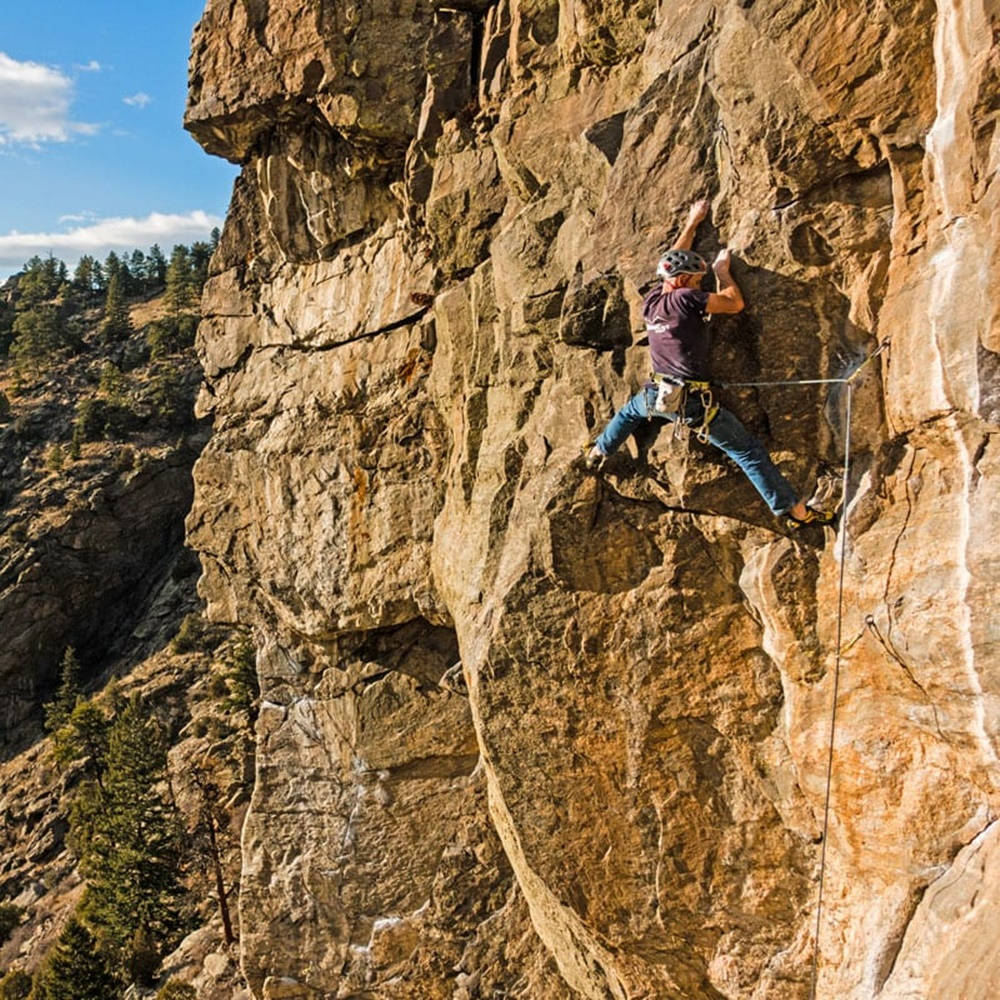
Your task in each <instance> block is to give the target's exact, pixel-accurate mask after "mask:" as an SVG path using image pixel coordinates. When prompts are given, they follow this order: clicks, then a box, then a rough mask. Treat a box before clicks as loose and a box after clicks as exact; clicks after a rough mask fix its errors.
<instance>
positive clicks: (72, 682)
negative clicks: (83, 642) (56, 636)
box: [45, 646, 80, 733]
mask: <svg viewBox="0 0 1000 1000" xmlns="http://www.w3.org/2000/svg"><path fill="white" fill-rule="evenodd" d="M79 697H80V661H79V660H78V659H77V658H76V651H75V650H74V649H73V647H72V646H67V647H66V652H65V653H64V654H63V658H62V663H60V665H59V687H58V689H57V690H56V696H55V698H54V699H53V700H52V701H50V702H49V703H48V704H47V705H46V706H45V731H46V732H48V733H54V732H55V731H56V730H57V729H61V728H62V727H63V726H65V725H66V723H67V722H69V717H70V715H71V714H72V712H73V709H74V708H76V703H77V700H78V699H79Z"/></svg>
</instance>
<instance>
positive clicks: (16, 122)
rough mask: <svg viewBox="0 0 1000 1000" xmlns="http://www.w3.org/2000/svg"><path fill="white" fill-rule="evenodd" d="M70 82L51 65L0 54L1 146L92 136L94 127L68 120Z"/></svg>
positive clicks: (71, 84) (71, 98)
mask: <svg viewBox="0 0 1000 1000" xmlns="http://www.w3.org/2000/svg"><path fill="white" fill-rule="evenodd" d="M72 101H73V81H72V80H70V78H69V77H68V76H65V75H64V74H63V73H61V72H60V71H59V70H57V69H54V68H53V67H51V66H43V65H42V64H41V63H35V62H18V61H17V60H16V59H11V58H10V56H8V55H6V53H3V52H0V146H3V145H6V144H10V143H27V144H30V145H35V146H37V145H38V144H39V143H41V142H66V141H67V140H68V139H69V138H70V136H72V135H73V134H83V135H92V134H93V133H94V132H96V131H97V129H98V126H97V125H89V124H86V123H85V122H74V121H72V120H71V117H70V104H71V103H72Z"/></svg>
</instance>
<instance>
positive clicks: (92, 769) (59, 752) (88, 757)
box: [52, 699, 109, 785]
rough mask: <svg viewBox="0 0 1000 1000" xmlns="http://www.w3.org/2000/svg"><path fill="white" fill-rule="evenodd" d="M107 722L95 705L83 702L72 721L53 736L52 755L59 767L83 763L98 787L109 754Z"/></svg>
mask: <svg viewBox="0 0 1000 1000" xmlns="http://www.w3.org/2000/svg"><path fill="white" fill-rule="evenodd" d="M108 725H109V724H108V720H107V719H106V718H105V716H104V713H103V712H102V711H101V710H100V708H98V707H97V705H96V704H95V703H94V702H93V701H80V700H79V699H77V702H76V705H75V706H74V707H73V710H72V711H71V712H70V713H69V717H68V718H67V719H66V721H65V722H64V723H63V725H62V726H60V727H59V728H58V729H56V730H55V731H54V732H53V733H52V753H53V756H54V757H55V760H56V763H57V764H58V765H60V766H61V767H67V766H69V765H70V764H72V763H74V761H79V760H82V761H83V762H84V764H85V767H86V770H87V771H88V772H89V773H90V774H92V775H93V776H94V778H95V780H96V781H97V783H98V785H100V784H101V774H102V772H103V770H104V763H105V758H106V756H107V752H108Z"/></svg>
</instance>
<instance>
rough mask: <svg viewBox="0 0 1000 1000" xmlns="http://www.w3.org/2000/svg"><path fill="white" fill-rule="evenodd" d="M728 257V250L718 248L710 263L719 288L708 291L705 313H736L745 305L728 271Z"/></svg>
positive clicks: (737, 286) (741, 294)
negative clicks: (715, 290)
mask: <svg viewBox="0 0 1000 1000" xmlns="http://www.w3.org/2000/svg"><path fill="white" fill-rule="evenodd" d="M729 258H730V254H729V251H728V250H720V251H719V252H718V254H717V255H716V258H715V260H714V261H713V263H712V270H713V271H714V272H715V277H716V279H717V280H718V282H719V290H718V291H717V292H709V295H708V302H707V303H706V304H705V312H707V313H710V314H711V313H738V312H742V311H743V307H744V305H745V303H744V301H743V293H742V292H741V291H740V289H739V285H737V284H736V282H735V281H733V276H732V275H731V274H730V273H729Z"/></svg>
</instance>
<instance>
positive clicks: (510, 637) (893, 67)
mask: <svg viewBox="0 0 1000 1000" xmlns="http://www.w3.org/2000/svg"><path fill="white" fill-rule="evenodd" d="M997 30H998V13H997V11H996V10H995V7H994V5H992V4H986V3H984V2H982V0H969V2H968V3H964V4H962V5H954V4H952V3H951V2H949V0H939V3H938V5H937V6H935V5H934V4H933V3H931V2H929V0H918V2H913V0H905V2H903V0H887V2H885V3H882V4H878V5H874V6H873V5H871V4H863V3H860V2H849V0H840V2H836V3H820V4H813V3H805V2H803V0H796V2H793V3H787V2H781V3H779V2H777V0H756V2H755V0H741V2H718V3H711V2H699V0H690V2H679V3H672V4H662V5H661V6H656V5H654V4H653V3H652V2H645V0H642V2H638V3H620V2H609V3H602V4H598V3H596V2H593V0H560V2H556V0H502V2H500V3H496V4H489V3H485V2H474V3H463V4H458V5H455V6H451V5H445V4H440V5H436V4H433V3H428V2H424V0H395V2H393V3H389V2H386V0H364V2H361V0H351V2H347V0H337V2H329V0H327V2H320V0H312V2H300V3H292V2H290V0H210V2H209V3H208V6H207V8H206V11H205V14H204V16H203V19H202V21H201V23H200V25H199V26H198V28H197V29H196V32H195V37H194V43H193V54H192V61H191V71H190V72H191V86H190V96H189V105H188V110H187V116H186V125H187V128H188V129H189V130H190V131H191V132H192V134H193V135H194V136H195V138H196V139H197V140H198V141H199V142H200V143H201V144H202V145H203V146H204V147H205V149H206V150H207V151H208V152H210V153H213V154H216V155H221V156H225V157H227V158H229V159H231V160H233V161H234V162H238V163H240V164H242V165H243V171H242V174H241V176H240V178H239V179H238V181H237V183H236V186H235V189H234V194H233V201H232V205H231V208H230V212H229V216H228V219H227V222H226V227H225V231H224V233H223V237H222V241H221V244H220V248H219V251H218V252H217V254H216V257H215V259H214V263H213V268H214V275H213V277H212V278H211V279H210V281H209V284H208V285H207V286H206V291H205V297H204V301H203V311H204V315H205V316H206V319H205V320H204V321H203V322H202V324H201V327H200V330H199V349H200V353H201V357H202V361H203V364H204V368H205V375H206V380H205V385H204V388H203V390H202V393H201V396H200V399H199V411H200V413H201V414H203V415H207V414H211V416H212V418H213V421H214V431H213V436H212V438H211V440H210V442H209V444H208V445H207V447H206V448H205V450H204V452H203V453H202V455H201V457H200V459H199V460H198V463H197V465H196V468H195V484H196V486H195V489H196V496H195V501H194V507H193V510H192V512H191V514H190V516H189V519H188V539H189V543H190V544H191V545H193V546H194V547H195V548H196V549H197V550H198V551H199V553H200V556H201V559H202V564H203V578H202V581H201V591H202V594H203V596H204V597H205V599H206V600H207V602H208V606H209V613H210V614H211V615H212V616H213V617H215V618H216V619H218V620H223V621H231V622H237V621H238V622H241V623H243V624H246V625H249V626H252V627H253V628H254V630H255V632H256V634H257V637H258V643H259V647H260V649H261V653H260V657H259V662H258V670H259V674H260V680H261V685H262V697H263V699H264V702H263V707H262V711H261V716H260V721H259V728H258V736H259V742H258V757H257V776H256V787H255V791H254V796H253V801H252V804H251V807H250V812H249V815H248V818H247V822H246V826H245V828H244V835H243V853H244V875H243V881H242V886H243V889H242V899H241V909H242V923H243V936H242V960H243V967H244V971H245V973H246V976H247V979H248V982H249V985H250V987H251V989H252V990H253V992H254V994H255V996H257V997H268V998H277V997H286V998H320V997H322V998H326V997H342V998H347V997H352V998H353V997H359V998H360V997H368V998H380V1000H381V998H413V997H427V998H437V997H450V998H455V1000H473V998H478V997H495V996H497V997H498V996H505V997H521V998H526V1000H527V998H531V1000H548V998H552V1000H558V998H563V997H571V996H580V997H587V998H594V1000H597V998H615V1000H626V998H628V1000H638V998H649V1000H652V998H675V1000H682V998H683V1000H703V998H730V1000H736V998H739V1000H751V998H752V1000H764V998H767V1000H800V998H804V997H806V996H808V995H809V982H810V964H811V961H812V956H813V947H814V939H815V937H814V926H815V913H816V898H817V882H818V876H819V862H820V849H821V839H822V830H823V806H824V797H825V793H826V765H827V753H828V747H829V738H830V714H831V707H832V700H833V684H834V666H835V661H836V654H837V648H836V647H837V615H836V611H837V605H838V581H839V578H840V573H841V564H840V563H841V553H842V552H845V551H846V562H845V564H844V566H843V575H844V616H843V634H842V641H841V661H842V662H841V678H840V686H839V700H838V721H837V729H836V736H835V742H834V777H833V782H832V788H831V803H830V806H831V811H830V824H829V832H828V837H827V852H826V878H825V888H824V909H823V913H822V921H821V939H820V958H819V968H818V973H819V982H818V989H817V995H818V996H821V997H827V998H834V997H836V998H838V1000H847V998H850V1000H871V998H876V997H877V998H879V1000H904V998H906V1000H913V998H921V997H933V998H935V1000H974V998H983V1000H986V998H990V997H995V996H996V995H998V993H1000V958H998V954H997V951H996V949H995V947H994V940H995V914H996V907H997V905H998V896H1000V874H998V872H1000V825H998V824H997V822H996V818H997V809H998V806H1000V762H998V759H997V749H998V726H1000V712H998V709H1000V663H998V658H997V638H998V635H997V629H998V626H997V617H996V615H995V613H993V612H992V608H993V604H994V599H993V598H992V597H991V594H993V593H994V592H995V590H996V587H997V582H998V579H1000V565H998V557H997V555H996V554H995V547H994V546H993V544H992V543H991V537H992V532H993V531H994V530H995V528H994V526H995V524H996V516H997V511H998V509H1000V497H998V485H997V483H998V479H997V475H996V472H997V464H998V461H1000V454H998V450H997V449H998V445H997V438H996V434H997V431H998V429H1000V428H998V424H1000V389H998V383H997V371H998V365H997V359H998V354H997V352H998V351H1000V334H998V326H997V322H996V314H997V304H996V298H995V296H993V295H991V291H992V288H993V287H994V285H995V283H996V280H997V264H996V244H997V241H996V235H995V234H996V222H995V220H996V218H997V214H998V213H997V206H996V201H997V197H998V185H997V183H996V167H997V159H998V149H997V142H998V140H997V138H996V134H995V124H996V118H997V113H998V105H997V100H996V95H997V93H998V89H997V88H998V69H1000V59H998V55H997V51H998V50H997V48H996V47H995V44H994V39H995V37H996V33H997ZM702 196H705V197H709V198H710V199H711V201H712V214H711V216H710V219H709V221H708V222H706V223H705V224H704V225H703V226H702V228H701V231H700V233H699V239H698V242H697V243H696V248H697V249H700V250H702V251H703V252H704V253H706V254H711V253H713V252H714V251H715V250H716V249H717V248H718V247H719V246H722V245H728V246H730V247H732V249H733V251H734V254H735V255H736V263H735V265H734V274H735V277H736V278H737V280H738V281H739V283H740V285H741V287H742V288H743V289H744V291H745V294H746V298H747V301H748V305H749V308H748V309H747V310H746V311H745V312H744V313H742V314H741V315H739V316H738V317H736V318H734V319H731V320H720V319H714V320H713V321H712V324H711V330H712V335H713V365H714V371H715V373H716V375H717V377H718V378H719V379H720V380H727V381H774V380H789V379H813V378H823V377H828V378H836V377H843V376H846V375H848V374H849V373H851V372H852V371H854V370H855V368H856V367H857V365H858V364H859V363H860V362H861V360H862V359H863V358H864V357H865V356H867V355H868V354H870V353H871V352H872V351H873V350H874V349H875V348H876V347H877V346H879V345H882V344H886V343H888V347H887V349H886V350H885V351H883V353H882V354H881V355H880V356H879V358H878V359H877V360H876V361H875V362H873V363H872V364H870V365H868V366H867V367H866V368H865V369H864V370H863V371H862V372H861V373H860V374H859V375H858V378H857V380H856V381H855V383H854V386H855V388H854V392H853V404H854V421H853V426H852V431H853V455H852V463H851V475H850V503H849V506H848V508H847V510H846V511H845V513H844V516H843V518H842V520H841V523H840V527H839V532H841V533H843V532H846V535H847V537H846V540H845V539H844V537H843V535H842V534H836V535H835V533H834V532H833V531H827V532H826V534H825V536H823V535H822V534H821V533H819V532H818V529H816V530H817V534H816V535H815V536H810V535H796V536H791V537H790V536H789V535H788V533H787V532H786V531H785V529H784V527H783V526H782V525H781V524H779V523H778V522H777V521H775V519H773V518H772V517H771V516H770V515H769V514H768V513H767V511H766V510H765V508H764V507H763V505H762V504H761V503H760V501H759V500H758V498H757V497H756V495H755V494H754V493H753V491H752V489H751V487H750V486H749V484H748V483H747V482H746V481H745V480H744V478H743V477H742V475H741V474H740V473H739V471H738V470H736V469H735V467H733V466H732V465H730V464H727V462H726V461H725V460H724V459H723V458H722V456H721V455H720V454H719V453H717V452H714V451H713V450H711V449H710V448H706V447H704V446H702V445H700V444H699V443H697V442H696V441H695V440H694V439H692V440H691V441H689V442H687V443H686V444H685V443H684V442H683V441H675V440H673V439H672V435H671V434H670V433H669V432H667V431H662V432H661V433H660V434H659V435H658V436H657V435H656V433H655V428H653V427H650V428H647V429H645V430H644V431H643V432H641V433H640V434H639V435H638V436H637V439H636V440H635V442H633V443H630V445H629V447H628V448H627V449H623V451H622V452H621V453H620V454H619V455H616V456H615V457H614V458H613V459H612V460H611V461H610V462H609V463H608V464H607V466H606V468H605V470H604V472H603V474H602V475H600V476H594V475H592V474H587V473H585V472H584V471H583V469H582V467H581V463H580V461H579V458H580V449H581V447H582V446H583V445H584V444H585V443H586V442H587V441H588V440H592V438H593V436H594V434H595V433H596V432H597V431H599V430H600V428H601V427H602V426H603V423H604V422H605V421H606V419H607V418H608V417H609V416H610V415H611V414H612V413H613V412H614V409H615V408H616V407H617V406H619V405H620V404H621V403H622V402H624V400H625V399H626V398H627V396H628V395H629V394H630V393H631V392H633V391H635V389H636V388H637V387H638V386H639V385H640V384H641V382H642V380H643V379H644V377H645V376H646V373H647V365H648V361H647V351H646V346H645V339H644V334H643V329H642V323H641V318H640V315H639V305H640V302H641V296H642V292H643V290H644V289H645V288H646V287H647V286H648V283H649V281H650V279H651V278H652V276H653V270H654V266H655V261H656V258H657V255H658V253H659V251H660V250H661V249H662V248H663V247H664V246H665V245H667V244H668V243H669V241H670V239H671V238H672V237H673V236H674V235H675V234H676V233H677V231H678V229H679V225H680V222H681V219H682V217H683V213H684V212H685V210H686V207H687V205H688V203H689V202H690V201H692V200H693V199H695V198H697V197H702ZM723 399H724V401H725V402H726V403H727V404H728V405H730V406H731V408H733V409H734V410H736V412H738V413H739V414H740V415H741V416H742V417H743V418H744V419H745V421H746V422H747V424H748V425H749V426H750V427H751V428H752V429H753V430H755V431H756V432H757V433H759V434H760V435H761V436H762V437H763V438H764V439H765V440H766V441H767V442H768V445H769V447H770V448H771V449H772V453H773V454H774V456H775V459H776V461H778V463H779V464H780V466H781V467H782V469H783V470H784V471H785V472H786V474H787V475H788V476H789V478H791V479H792V481H793V482H795V483H796V484H798V485H799V486H800V487H801V488H802V489H803V491H804V492H805V493H806V494H808V493H809V492H811V490H812V489H813V485H814V484H815V483H817V482H818V483H819V489H820V492H821V494H825V495H828V496H835V495H836V493H837V490H838V489H839V480H838V476H839V474H840V469H841V467H842V462H843V450H844V445H845V435H844V404H845V393H844V390H843V389H842V387H837V386H832V387H831V386H823V385H818V386H817V385H810V386H772V387H762V388H758V389H731V390H727V391H725V392H724V393H723ZM457 661H461V663H462V665H463V669H464V673H465V676H466V678H467V681H468V687H469V698H468V700H466V699H464V698H462V697H460V696H459V695H456V694H454V693H450V692H449V691H447V690H445V689H442V688H440V687H439V686H438V684H437V681H438V679H439V678H440V677H441V675H442V674H443V673H444V671H445V670H446V669H447V668H448V667H450V666H451V665H452V664H454V663H455V662H457Z"/></svg>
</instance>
